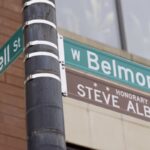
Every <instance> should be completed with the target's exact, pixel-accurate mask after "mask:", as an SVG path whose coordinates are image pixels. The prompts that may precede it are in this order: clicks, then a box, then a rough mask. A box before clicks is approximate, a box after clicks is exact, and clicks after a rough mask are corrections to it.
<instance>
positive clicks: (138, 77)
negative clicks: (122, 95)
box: [64, 38, 150, 93]
mask: <svg viewBox="0 0 150 150" xmlns="http://www.w3.org/2000/svg"><path fill="white" fill-rule="evenodd" d="M64 49H65V62H66V65H68V66H70V67H73V68H76V69H79V70H82V71H85V72H87V73H90V74H93V75H96V76H98V77H101V78H105V79H107V80H112V81H113V82H118V83H120V84H122V85H127V86H130V87H133V88H136V89H139V90H141V91H145V92H148V93H149V92H150V67H146V66H144V65H141V64H138V63H136V62H133V61H130V60H128V59H124V58H122V57H119V56H116V55H113V54H110V53H107V52H104V51H101V50H98V49H95V48H93V47H89V46H87V45H84V44H81V43H79V42H77V41H73V40H70V39H67V38H64Z"/></svg>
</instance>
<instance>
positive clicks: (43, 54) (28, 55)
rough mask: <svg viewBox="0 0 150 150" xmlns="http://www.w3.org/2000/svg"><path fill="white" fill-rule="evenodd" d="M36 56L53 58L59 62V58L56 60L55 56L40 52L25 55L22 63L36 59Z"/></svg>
mask: <svg viewBox="0 0 150 150" xmlns="http://www.w3.org/2000/svg"><path fill="white" fill-rule="evenodd" d="M36 56H49V57H52V58H54V59H56V60H58V61H59V58H58V56H57V55H55V54H53V53H50V52H42V51H41V52H33V53H27V54H26V55H25V59H24V61H26V60H27V59H29V58H32V57H36Z"/></svg>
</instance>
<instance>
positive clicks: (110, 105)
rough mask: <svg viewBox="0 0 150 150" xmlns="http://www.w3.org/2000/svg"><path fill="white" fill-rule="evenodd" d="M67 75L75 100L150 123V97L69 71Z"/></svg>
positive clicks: (69, 88) (69, 93) (69, 91)
mask: <svg viewBox="0 0 150 150" xmlns="http://www.w3.org/2000/svg"><path fill="white" fill-rule="evenodd" d="M66 75H67V87H68V96H69V97H71V98H73V99H74V100H77V101H83V102H85V103H89V104H92V105H96V106H98V107H102V108H105V109H109V110H111V111H116V112H119V113H121V114H126V115H129V116H132V117H136V118H139V119H142V120H146V121H150V95H148V94H147V95H146V94H143V92H137V91H135V90H131V89H130V90H129V89H128V88H124V87H121V86H119V85H118V86H117V85H115V84H113V83H110V82H108V81H107V82H106V81H103V80H101V79H98V78H95V77H92V76H89V75H87V74H86V75H85V73H80V72H77V71H73V70H69V69H67V71H66Z"/></svg>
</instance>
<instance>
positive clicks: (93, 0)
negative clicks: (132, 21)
mask: <svg viewBox="0 0 150 150" xmlns="http://www.w3.org/2000/svg"><path fill="white" fill-rule="evenodd" d="M56 12H57V24H58V27H60V28H63V29H66V30H68V31H71V32H74V33H76V34H79V35H81V36H84V37H87V38H90V39H92V40H95V41H98V42H102V43H104V44H107V45H110V46H113V47H115V48H120V47H121V46H120V37H119V30H118V21H117V13H116V5H115V0H56Z"/></svg>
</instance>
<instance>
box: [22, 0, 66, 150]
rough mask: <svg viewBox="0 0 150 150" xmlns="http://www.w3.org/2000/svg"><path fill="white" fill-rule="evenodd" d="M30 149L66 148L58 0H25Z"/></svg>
mask: <svg viewBox="0 0 150 150" xmlns="http://www.w3.org/2000/svg"><path fill="white" fill-rule="evenodd" d="M24 37H25V77H26V80H25V84H26V104H27V105H26V109H27V132H28V133H27V134H28V150H65V149H66V146H65V136H64V118H63V106H62V105H63V104H62V95H61V82H60V73H59V60H58V46H57V29H56V10H55V0H24Z"/></svg>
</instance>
